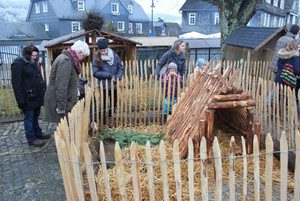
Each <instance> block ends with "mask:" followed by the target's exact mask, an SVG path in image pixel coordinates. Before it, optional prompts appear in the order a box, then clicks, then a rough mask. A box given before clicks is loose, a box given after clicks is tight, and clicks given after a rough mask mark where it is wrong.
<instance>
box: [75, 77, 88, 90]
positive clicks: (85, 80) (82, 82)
mask: <svg viewBox="0 0 300 201" xmlns="http://www.w3.org/2000/svg"><path fill="white" fill-rule="evenodd" d="M86 83H87V79H86V78H84V77H83V78H80V79H79V82H78V85H77V87H78V88H80V89H84V85H86Z"/></svg>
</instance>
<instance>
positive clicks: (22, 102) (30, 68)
mask: <svg viewBox="0 0 300 201" xmlns="http://www.w3.org/2000/svg"><path fill="white" fill-rule="evenodd" d="M38 53H39V51H38V49H37V48H36V47H35V46H34V45H28V46H26V47H25V48H24V49H23V53H22V57H18V58H17V59H16V60H15V61H14V62H13V64H12V67H11V72H12V85H13V89H14V93H15V98H16V100H17V103H18V107H19V108H20V109H22V111H23V113H24V117H25V118H24V127H25V133H26V139H27V141H28V143H29V145H32V146H42V145H43V144H44V142H43V141H42V140H40V139H47V138H49V137H50V134H43V133H42V130H41V128H40V126H39V122H38V118H39V115H40V108H41V106H42V105H43V102H44V94H45V90H46V84H45V82H44V80H43V77H42V75H41V71H40V69H39V67H38V66H37V63H36V59H37V57H38Z"/></svg>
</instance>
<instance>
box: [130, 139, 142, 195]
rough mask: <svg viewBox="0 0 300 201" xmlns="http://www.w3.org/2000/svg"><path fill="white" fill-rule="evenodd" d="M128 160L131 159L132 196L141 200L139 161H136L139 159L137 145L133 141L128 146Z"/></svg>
mask: <svg viewBox="0 0 300 201" xmlns="http://www.w3.org/2000/svg"><path fill="white" fill-rule="evenodd" d="M130 161H131V171H132V186H133V197H134V200H135V201H141V200H142V191H141V183H140V173H139V163H138V161H139V159H138V152H137V145H136V143H135V142H132V143H131V146H130Z"/></svg>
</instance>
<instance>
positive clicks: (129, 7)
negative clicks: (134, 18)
mask: <svg viewBox="0 0 300 201" xmlns="http://www.w3.org/2000/svg"><path fill="white" fill-rule="evenodd" d="M127 9H128V11H129V13H130V14H132V13H133V7H132V5H128V7H127Z"/></svg>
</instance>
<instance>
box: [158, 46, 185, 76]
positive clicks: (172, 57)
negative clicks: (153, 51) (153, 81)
mask: <svg viewBox="0 0 300 201" xmlns="http://www.w3.org/2000/svg"><path fill="white" fill-rule="evenodd" d="M185 61H186V57H185V54H184V53H181V54H177V53H176V52H175V50H174V48H171V49H170V50H168V51H167V52H166V53H164V54H163V56H162V57H161V58H160V60H159V61H158V63H157V65H156V68H155V71H154V75H159V72H160V70H161V69H162V67H164V66H165V65H166V64H167V63H170V62H174V63H176V65H177V72H178V74H180V75H184V74H185V71H186V64H185Z"/></svg>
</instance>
